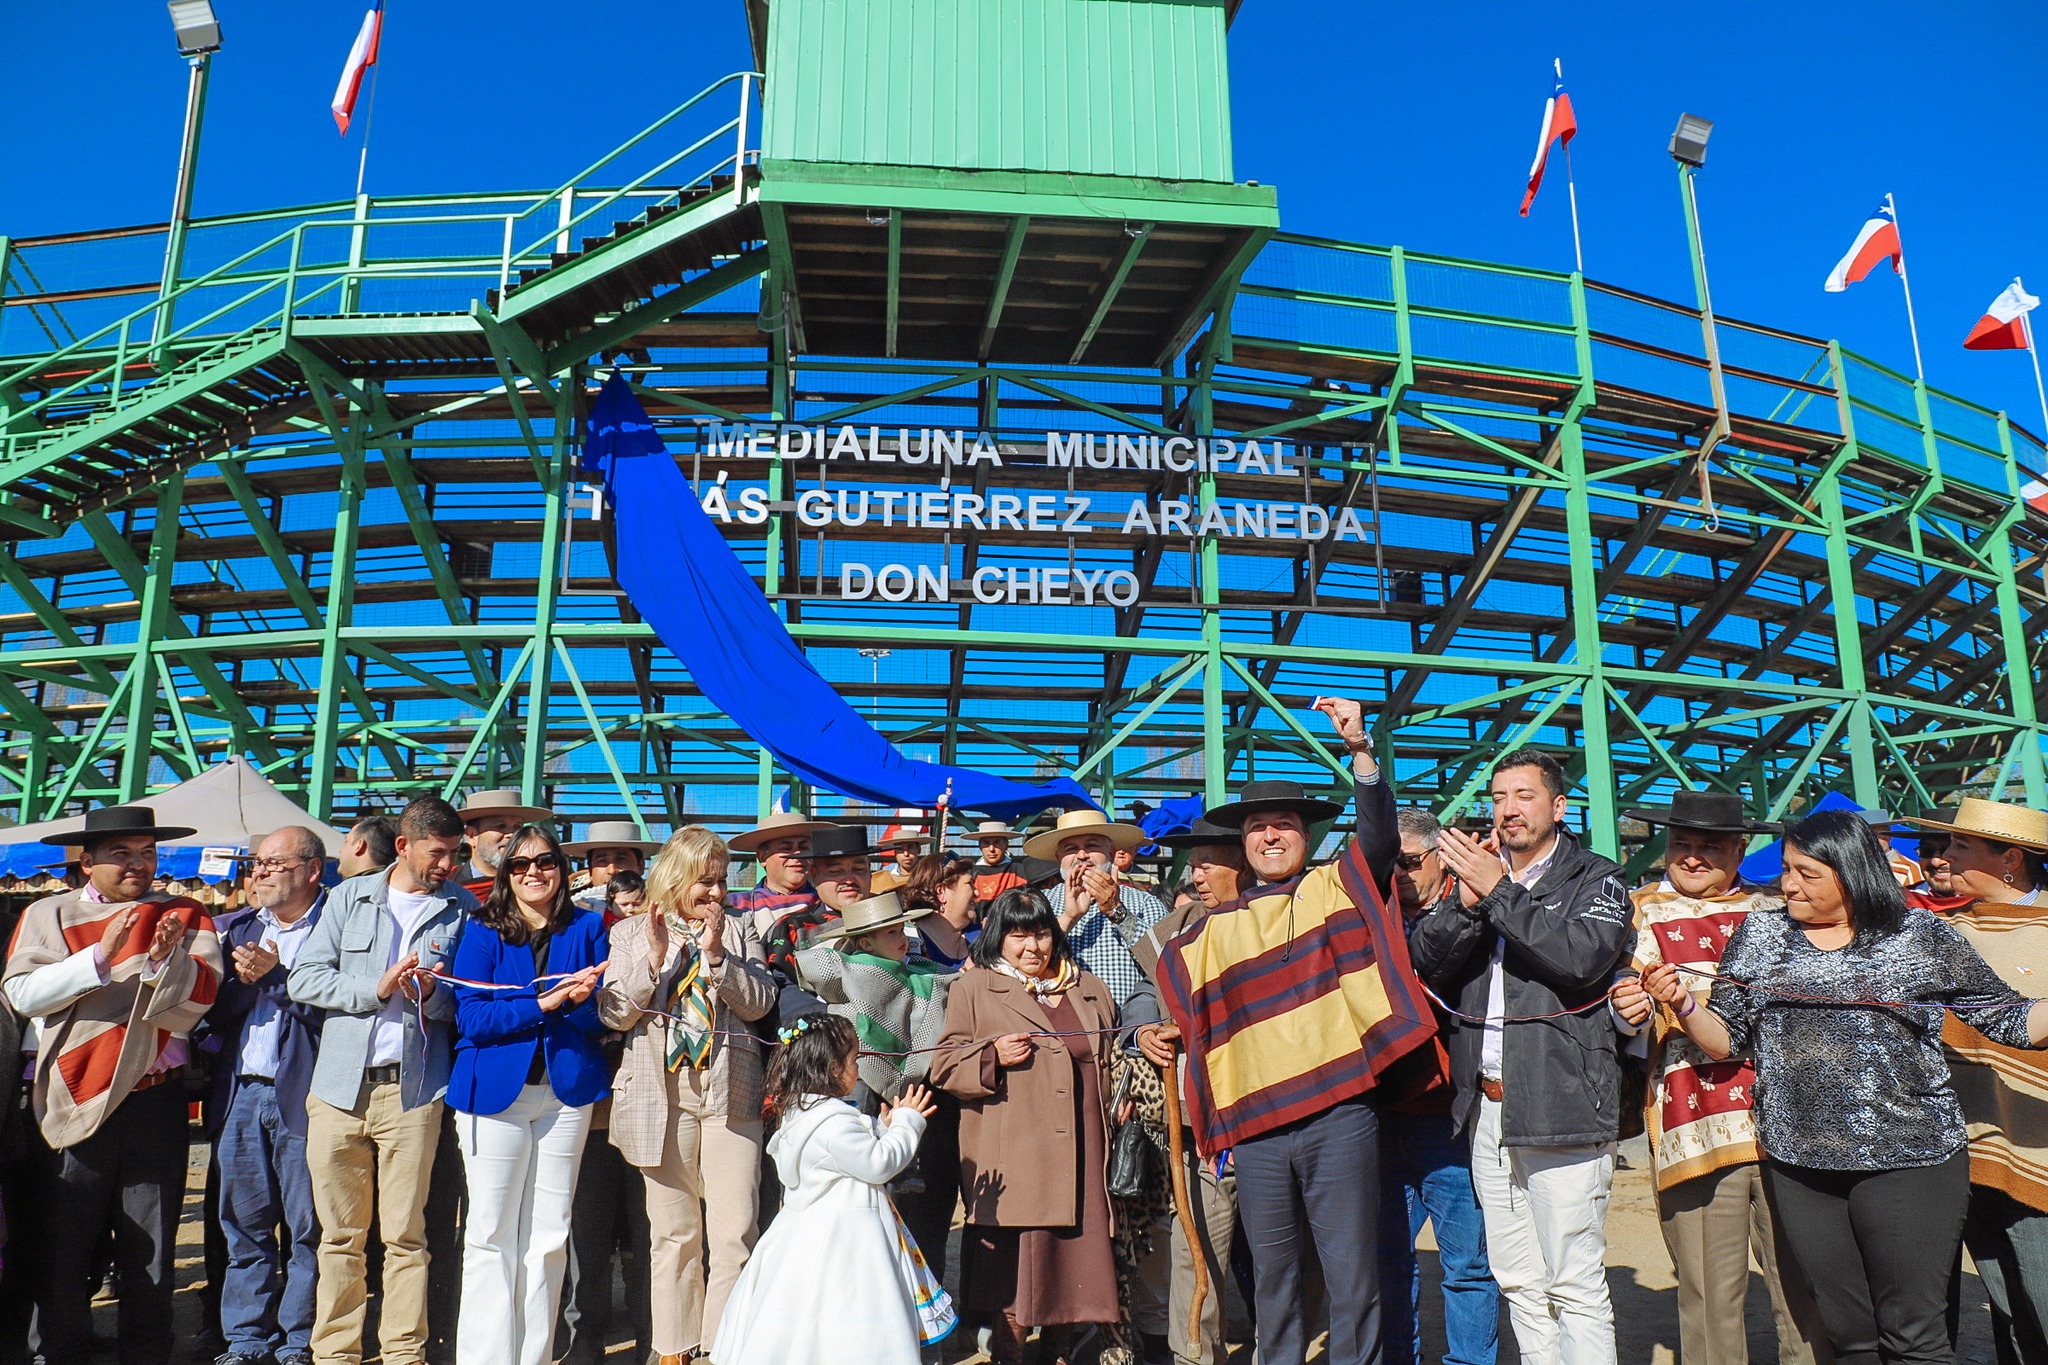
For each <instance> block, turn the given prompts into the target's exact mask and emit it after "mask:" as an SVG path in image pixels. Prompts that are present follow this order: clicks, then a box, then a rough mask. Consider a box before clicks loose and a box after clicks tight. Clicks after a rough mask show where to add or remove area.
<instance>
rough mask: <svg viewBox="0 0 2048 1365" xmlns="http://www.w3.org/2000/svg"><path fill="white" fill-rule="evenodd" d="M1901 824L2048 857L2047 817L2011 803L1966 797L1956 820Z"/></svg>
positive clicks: (1915, 820) (1958, 807) (1959, 808)
mask: <svg viewBox="0 0 2048 1365" xmlns="http://www.w3.org/2000/svg"><path fill="white" fill-rule="evenodd" d="M1901 823H1902V824H1908V825H1918V826H1919V827H1920V828H1922V829H1945V830H1947V831H1949V832H1950V833H1951V834H1973V835H1975V836H1976V837H1977V838H1979V839H1991V840H1994V841H1996V842H1998V843H2001V844H2018V845H2019V846H2020V847H2021V848H2031V849H2033V850H2034V851H2035V852H2036V853H2048V813H2043V812H2041V811H2037V810H2032V809H2030V808H2028V807H2026V806H2017V805H2014V804H2012V803H2011V802H2009V801H1986V800H1984V799H1983V798H1982V797H1979V796H1966V797H1964V798H1963V800H1962V804H1961V805H1959V806H1957V807H1956V810H1955V818H1954V819H1953V820H1919V819H1911V818H1908V819H1906V820H1904V821H1902V822H1901Z"/></svg>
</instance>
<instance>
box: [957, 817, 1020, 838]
mask: <svg viewBox="0 0 2048 1365" xmlns="http://www.w3.org/2000/svg"><path fill="white" fill-rule="evenodd" d="M967 837H968V838H969V839H971V840H973V841H974V842H975V843H980V842H981V841H982V840H983V839H1021V838H1023V837H1024V831H1023V830H1020V829H1011V828H1010V827H1009V826H1008V825H1006V824H1004V823H1003V822H1002V821H1000V820H984V821H982V822H981V823H980V824H978V825H976V826H975V827H974V833H972V834H970V835H968V836H967Z"/></svg>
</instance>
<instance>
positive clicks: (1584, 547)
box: [1558, 274, 1621, 858]
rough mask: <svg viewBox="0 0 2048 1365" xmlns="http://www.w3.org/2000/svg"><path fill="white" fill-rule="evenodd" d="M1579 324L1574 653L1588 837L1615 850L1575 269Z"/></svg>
mask: <svg viewBox="0 0 2048 1365" xmlns="http://www.w3.org/2000/svg"><path fill="white" fill-rule="evenodd" d="M1572 326H1573V328H1574V331H1575V336H1574V343H1575V345H1576V348H1577V356H1578V368H1579V391H1578V394H1577V395H1576V396H1575V397H1574V398H1573V399H1572V402H1571V406H1570V407H1569V408H1567V409H1566V410H1565V414H1564V424H1563V426H1562V428H1561V429H1560V430H1559V432H1558V442H1559V449H1560V452H1561V458H1560V460H1559V464H1560V466H1561V468H1562V469H1563V471H1564V477H1565V481H1566V484H1567V488H1566V491H1565V497H1564V523H1565V538H1566V540H1567V541H1569V542H1570V544H1569V546H1568V550H1569V552H1570V555H1571V613H1572V640H1573V645H1574V653H1575V654H1576V655H1577V658H1578V662H1579V664H1580V666H1582V667H1583V668H1585V670H1586V677H1585V681H1584V682H1582V683H1581V684H1580V685H1579V726H1580V737H1581V738H1580V742H1581V744H1582V746H1583V752H1584V754H1585V759H1586V839H1587V842H1588V843H1590V844H1591V845H1592V846H1593V847H1594V849H1595V850H1597V851H1598V852H1600V853H1604V854H1606V855H1607V856H1608V857H1610V858H1613V857H1618V856H1619V855H1620V852H1621V837H1620V831H1619V829H1618V828H1617V816H1616V810H1615V778H1614V752H1613V750H1612V748H1610V746H1609V741H1610V736H1609V734H1608V730H1607V672H1606V657H1605V656H1606V647H1605V643H1604V642H1603V641H1602V639H1601V637H1600V590H1599V580H1600V566H1599V564H1598V563H1596V562H1595V554H1596V552H1597V550H1598V545H1599V542H1598V541H1597V540H1596V539H1595V538H1594V535H1593V511H1592V500H1591V497H1590V496H1589V494H1588V490H1587V487H1586V444H1585V439H1584V435H1583V433H1582V432H1581V430H1580V427H1579V418H1580V415H1581V414H1582V413H1583V412H1584V411H1585V410H1586V408H1588V407H1589V406H1591V404H1592V402H1593V396H1594V388H1593V341H1592V331H1591V328H1590V327H1589V326H1588V324H1587V321H1586V282H1585V279H1584V277H1583V276H1580V275H1576V274H1575V275H1573V276H1572Z"/></svg>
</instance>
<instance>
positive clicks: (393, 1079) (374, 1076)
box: [363, 1062, 399, 1085]
mask: <svg viewBox="0 0 2048 1365" xmlns="http://www.w3.org/2000/svg"><path fill="white" fill-rule="evenodd" d="M398 1065H399V1064H398V1063H397V1062H387V1063H385V1064H384V1065H383V1066H366V1067H364V1068H363V1080H364V1081H366V1082H368V1083H369V1084H371V1085H393V1084H396V1083H397V1081H398Z"/></svg>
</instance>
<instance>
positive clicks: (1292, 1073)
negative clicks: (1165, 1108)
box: [1159, 840, 1436, 1154]
mask: <svg viewBox="0 0 2048 1365" xmlns="http://www.w3.org/2000/svg"><path fill="white" fill-rule="evenodd" d="M1159 988H1160V994H1161V996H1162V997H1163V998H1164V1001H1165V1004H1166V1007H1167V1010H1168V1012H1169V1013H1170V1014H1171V1015H1172V1016H1173V1022H1174V1023H1175V1024H1176V1025H1177V1026H1178V1027H1179V1028H1180V1031H1181V1036H1182V1038H1183V1039H1184V1040H1185V1044H1186V1046H1187V1050H1188V1072H1187V1074H1188V1085H1187V1092H1188V1100H1189V1109H1190V1112H1189V1114H1188V1116H1187V1119H1188V1124H1189V1126H1190V1127H1192V1128H1193V1129H1194V1131H1195V1139H1196V1144H1197V1146H1198V1147H1199V1148H1200V1150H1201V1151H1202V1152H1203V1153H1204V1154H1214V1153H1216V1152H1219V1151H1221V1150H1223V1149H1224V1148H1226V1147H1231V1146H1234V1145H1235V1144H1237V1143H1239V1142H1241V1141H1243V1140H1244V1139H1245V1138H1249V1137H1256V1136H1258V1135H1259V1134H1261V1133H1267V1132H1271V1131H1272V1130H1274V1129H1276V1128H1281V1127H1284V1126H1285V1125H1287V1124H1290V1123H1297V1122H1299V1121H1301V1120H1302V1119H1306V1118H1312V1117H1314V1116H1315V1115H1316V1114H1319V1113H1321V1112H1323V1111H1324V1110H1326V1109H1329V1108H1331V1107H1333V1106H1335V1105H1337V1104H1339V1103H1341V1102H1343V1101H1344V1100H1348V1099H1352V1098H1354V1097H1356V1096H1359V1095H1363V1094H1365V1093H1366V1092H1368V1091H1370V1090H1372V1089H1373V1088H1374V1087H1375V1086H1376V1085H1377V1084H1378V1083H1379V1082H1380V1079H1381V1078H1382V1076H1384V1075H1385V1074H1386V1072H1387V1070H1388V1069H1389V1068H1390V1067H1392V1066H1393V1065H1394V1064H1395V1063H1396V1062H1398V1061H1400V1060H1401V1059H1402V1058H1403V1057H1405V1056H1407V1055H1408V1054H1409V1053H1411V1052H1414V1051H1415V1050H1416V1049H1417V1048H1419V1047H1423V1046H1426V1045H1427V1043H1428V1042H1429V1039H1430V1038H1431V1036H1432V1035H1434V1034H1435V1032H1436V1019H1435V1016H1434V1015H1433V1014H1432V1012H1431V1010H1430V1007H1429V998H1428V996H1427V994H1426V993H1425V992H1424V990H1423V986H1422V983H1421V981H1419V980H1418V979H1417V978H1416V975H1415V969H1414V968H1413V967H1412V966H1410V965H1409V962H1408V942H1407V939H1406V938H1405V937H1404V936H1403V934H1402V932H1401V918H1400V915H1399V914H1398V912H1396V911H1394V910H1392V909H1390V908H1389V907H1388V905H1387V903H1386V901H1385V899H1384V898H1382V897H1381V895H1380V894H1379V890H1378V888H1376V887H1374V886H1373V884H1372V877H1371V875H1370V873H1369V872H1368V871H1367V868H1366V865H1365V855H1364V851H1363V849H1362V848H1361V847H1360V845H1359V842H1358V841H1357V840H1353V841H1352V843H1351V844H1350V846H1349V847H1348V848H1347V849H1346V850H1345V852H1344V855H1343V856H1342V857H1341V858H1339V859H1338V861H1336V862H1335V863H1332V864H1330V865H1328V866H1326V867H1319V868H1317V869H1315V870H1314V871H1312V872H1309V873H1307V874H1306V875H1304V876H1300V877H1296V878H1293V879H1291V880H1288V881H1284V882H1278V883H1275V884H1273V885H1270V886H1256V887H1253V888H1252V889H1251V890H1250V891H1249V892H1248V893H1247V894H1246V895H1245V896H1243V897H1241V898H1240V899H1238V900H1236V901H1233V902H1231V903H1230V904H1228V905H1224V906H1219V907H1217V908H1216V909H1214V910H1211V911H1210V912H1209V914H1208V915H1207V916H1206V917H1205V918H1204V919H1203V920H1202V921H1201V922H1200V923H1199V924H1197V925H1195V926H1194V927H1192V928H1190V929H1187V930H1185V931H1183V932H1182V933H1181V934H1179V935H1177V936H1176V937H1175V938H1174V939H1173V941H1172V942H1170V943H1168V944H1167V946H1166V948H1165V950H1164V951H1163V952H1162V953H1161V954H1160V957H1159Z"/></svg>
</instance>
